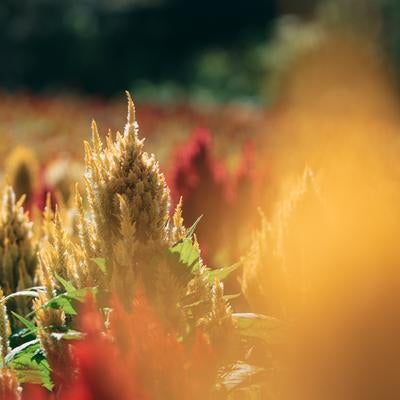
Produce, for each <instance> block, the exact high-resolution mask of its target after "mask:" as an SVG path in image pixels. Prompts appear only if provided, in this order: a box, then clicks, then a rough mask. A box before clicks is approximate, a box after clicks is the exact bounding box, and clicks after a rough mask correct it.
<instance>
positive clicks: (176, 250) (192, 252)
mask: <svg viewBox="0 0 400 400" xmlns="http://www.w3.org/2000/svg"><path fill="white" fill-rule="evenodd" d="M169 251H170V253H171V254H176V255H177V256H178V257H179V262H181V263H182V264H185V265H186V266H187V267H189V269H190V271H191V272H195V271H197V270H198V269H199V268H200V252H199V250H198V249H197V248H196V246H195V245H194V243H193V241H192V239H189V238H186V239H183V240H182V241H180V242H178V243H177V244H175V245H174V246H172V247H171V248H170V249H169Z"/></svg>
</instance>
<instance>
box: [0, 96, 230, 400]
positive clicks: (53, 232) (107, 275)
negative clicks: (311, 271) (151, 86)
mask: <svg viewBox="0 0 400 400" xmlns="http://www.w3.org/2000/svg"><path fill="white" fill-rule="evenodd" d="M128 104H129V112H128V122H127V125H126V128H125V132H124V135H120V134H117V138H116V140H115V142H113V141H112V140H111V137H110V136H109V137H108V139H107V147H106V149H102V145H101V142H100V138H99V135H98V133H97V129H96V126H95V124H93V141H92V147H91V146H89V145H86V169H87V171H86V172H87V176H86V189H87V193H86V194H87V199H85V200H83V199H82V197H81V195H80V194H79V193H78V192H77V193H76V211H77V214H78V216H79V218H78V223H77V227H76V228H77V230H78V232H79V235H78V237H75V236H74V235H70V230H71V229H70V228H71V226H67V225H66V223H65V221H66V220H68V218H66V217H65V215H66V213H65V212H63V210H61V209H60V210H56V212H55V213H53V211H52V209H51V205H50V201H49V199H48V202H47V207H46V209H45V211H44V216H43V221H42V227H43V233H44V235H43V238H42V241H41V242H40V252H39V257H38V258H39V269H38V274H37V275H38V279H39V283H40V284H41V285H42V286H43V287H44V290H42V291H40V292H38V294H37V298H36V299H35V301H34V313H35V322H36V327H37V337H38V339H39V342H40V344H41V347H42V349H43V350H44V354H45V356H46V359H47V361H48V363H49V365H50V370H51V378H52V382H53V384H54V385H55V388H54V390H53V394H52V396H53V397H54V395H55V396H56V398H57V396H58V398H59V399H61V400H67V399H68V400H70V399H72V398H79V397H76V396H78V395H82V396H84V395H83V394H82V393H84V394H85V396H86V395H87V396H86V397H82V398H84V399H86V398H87V399H94V398H96V399H98V398H101V397H99V395H98V394H97V395H95V394H90V390H89V392H88V389H87V382H86V383H85V379H86V378H87V379H89V378H90V377H92V378H93V377H94V376H96V379H95V380H91V381H90V382H91V383H92V386H93V385H95V384H97V383H98V381H99V377H101V379H105V377H107V376H114V375H115V374H114V375H111V373H110V371H108V370H107V369H106V370H102V371H97V372H95V373H94V372H93V373H92V372H90V371H87V374H86V373H85V372H84V368H83V366H85V365H86V366H87V367H88V368H89V367H90V366H96V365H99V364H100V362H95V363H94V364H92V362H90V363H89V364H85V360H84V359H82V358H81V359H80V361H79V357H78V364H79V365H76V368H75V364H74V360H75V359H77V356H76V355H74V353H73V351H72V352H71V346H70V345H69V344H68V343H66V342H65V341H63V340H59V337H60V335H62V332H65V330H66V329H67V325H68V323H69V322H68V320H69V319H68V318H66V317H65V315H64V312H63V310H62V309H61V308H52V307H47V306H46V304H48V302H49V301H50V300H52V299H53V298H54V296H55V295H56V294H58V293H60V291H61V290H62V288H61V287H60V284H61V282H62V281H61V280H60V277H61V278H65V279H67V280H68V281H69V282H70V283H72V284H74V286H75V287H77V288H85V287H88V286H98V287H99V288H101V289H105V290H106V291H107V290H108V292H109V293H110V295H111V297H113V296H116V297H117V298H118V300H117V301H119V302H121V300H122V301H123V306H121V307H120V309H121V310H125V308H126V302H131V300H132V298H133V296H135V293H136V294H137V293H138V289H137V288H138V287H143V288H144V291H145V292H146V295H147V299H148V301H149V304H151V307H152V308H153V309H154V311H155V313H156V314H157V316H158V318H159V321H160V324H161V325H160V326H162V327H163V329H164V330H165V335H166V338H165V340H166V342H165V343H169V344H168V346H170V345H171V343H172V350H171V351H170V352H169V353H168V354H172V355H173V356H171V362H172V360H174V359H175V358H174V357H175V356H176V352H180V353H182V352H183V350H182V349H180V350H177V349H178V348H180V342H181V340H182V338H183V339H185V342H189V343H193V340H194V338H195V336H196V335H195V332H196V331H198V330H201V331H202V332H203V333H204V335H205V336H204V338H206V342H207V345H210V346H211V347H212V348H213V349H214V350H215V351H220V347H219V346H220V344H221V340H220V339H221V338H223V337H224V335H225V336H229V337H235V329H234V323H233V321H232V315H231V309H230V306H229V304H228V303H227V301H226V300H225V297H224V295H223V285H222V284H221V283H220V282H218V281H215V282H214V283H212V282H210V280H209V277H208V274H207V273H206V272H207V269H206V267H205V266H204V265H203V264H202V261H201V258H199V260H198V266H197V269H196V271H191V272H189V274H188V268H187V267H186V266H183V265H182V264H179V262H178V263H177V260H176V257H174V255H172V253H171V252H170V251H169V249H170V248H171V246H174V245H176V244H177V243H182V242H183V241H184V240H190V241H191V243H192V245H193V246H194V247H196V243H195V242H194V243H193V241H192V239H190V237H188V236H187V235H188V234H187V231H186V229H185V227H184V226H183V218H182V204H181V203H180V204H179V205H178V206H177V208H176V210H175V214H174V216H173V218H172V220H169V209H168V208H169V195H168V189H167V187H166V184H165V181H164V178H163V176H162V175H161V174H160V173H159V170H158V166H157V164H156V163H155V161H154V159H153V158H152V157H149V156H148V155H147V154H146V153H144V151H143V149H142V147H143V145H142V141H140V140H138V138H137V124H136V122H135V119H134V108H133V103H132V100H131V99H130V97H128ZM124 160H125V161H124ZM127 160H128V161H127ZM132 171H134V172H136V173H137V175H135V174H133V173H132ZM126 177H130V178H129V179H127V178H126ZM121 182H122V183H123V184H121ZM135 182H136V183H137V184H138V185H139V186H138V188H136V186H135V184H136V183H135ZM115 188H117V189H118V192H115V191H114V192H113V191H112V190H113V189H115ZM155 188H156V189H155ZM117 189H115V190H117ZM152 196H153V197H152ZM139 206H140V207H139ZM110 208H111V209H110ZM112 224H116V225H117V227H116V228H115V229H113V226H112ZM147 226H148V229H147ZM106 228H107V229H106ZM137 232H139V233H137ZM198 250H199V249H198ZM171 255H172V260H171ZM99 257H104V258H105V259H106V261H107V268H106V271H105V272H104V271H102V270H100V268H98V267H97V266H96V265H95V263H94V262H93V261H92V260H93V258H99ZM178 258H179V257H178ZM143 270H147V271H152V274H150V276H151V277H152V278H154V279H152V280H151V282H150V284H151V288H150V290H149V288H148V284H149V283H148V282H147V284H146V282H145V279H144V278H145V275H146V274H145V273H144V272H143ZM177 271H178V273H176V272H177ZM141 272H142V274H141ZM141 275H142V276H141ZM188 275H189V278H188ZM140 282H142V283H140ZM121 287H123V289H126V288H127V287H128V289H129V290H130V291H129V292H126V293H125V292H123V291H120V290H119V289H120V288H121ZM108 298H110V297H108ZM185 306H187V307H185ZM115 308H116V309H117V308H118V307H117V306H116V307H115ZM128 308H129V307H128ZM133 308H135V307H133ZM171 309H172V311H171ZM125 311H126V310H125ZM130 311H132V307H130V310H129V311H126V312H128V314H126V318H130V317H129V315H130V314H129V312H130ZM4 312H6V311H5V309H4ZM146 312H147V311H146ZM142 314H143V313H142ZM149 314H150V311H149ZM176 314H179V318H175V317H176ZM120 315H122V314H121V313H120ZM135 315H139V314H138V313H135ZM171 316H172V317H171ZM141 318H144V317H143V315H142V317H141ZM182 320H185V321H184V324H182V325H181V322H182ZM145 325H146V326H148V327H151V326H156V325H155V323H152V322H151V321H150V322H149V323H148V324H147V323H145ZM132 326H136V327H137V329H139V321H136V322H135V323H134V324H133V325H132ZM181 327H182V328H183V329H181ZM3 331H4V332H2V338H3V339H2V340H3V342H7V341H8V333H7V332H6V331H5V330H3ZM110 334H111V336H112V337H113V338H116V337H117V331H113V332H110ZM137 335H139V336H140V340H143V337H146V338H148V339H149V343H148V345H147V347H148V348H149V349H151V348H153V347H154V346H156V348H157V349H158V350H157V351H155V350H154V351H152V352H151V353H150V354H152V355H153V357H158V355H159V353H162V350H161V349H164V348H165V346H166V344H165V346H164V344H162V345H161V347H160V346H159V341H158V339H157V336H154V335H153V334H152V333H151V332H142V333H139V331H137V332H136V333H135V336H137ZM100 336H101V335H100ZM174 337H175V339H174ZM178 337H179V340H178V339H177V338H178ZM133 339H134V343H132V347H134V346H136V340H137V339H138V337H134V338H133ZM174 340H175V342H174ZM171 341H172V342H171ZM190 341H192V342H190ZM117 342H118V340H117ZM117 342H114V344H115V346H117ZM228 342H229V341H227V340H225V343H228ZM85 343H86V344H85ZM94 343H95V341H94V340H89V341H84V343H83V342H82V343H81V344H82V346H83V350H82V351H83V354H84V355H85V354H86V356H90V354H92V355H96V354H99V353H100V352H99V351H98V348H103V344H104V343H103V342H101V346H99V347H96V349H94V348H92V349H89V348H90V344H94ZM97 343H99V342H97ZM174 343H175V344H174ZM222 344H224V343H222ZM235 344H236V343H235ZM104 346H105V344H104ZM115 346H113V350H112V351H116V350H115ZM121 346H123V343H122V344H121ZM157 346H158V347H157ZM85 348H86V350H87V349H89V350H88V351H89V353H87V352H86V350H85ZM146 351H147V350H146ZM197 353H199V354H203V353H204V352H203V351H202V350H198V351H197ZM121 354H123V350H121ZM135 354H136V356H135V359H136V361H137V362H136V363H133V362H132V363H131V368H132V370H134V371H136V370H140V371H147V372H146V374H147V378H146V379H148V380H149V381H150V380H151V381H152V382H155V381H157V380H158V379H160V381H165V382H164V383H163V384H162V385H161V383H160V386H159V387H158V389H157V390H159V393H163V392H165V390H167V389H164V388H169V389H168V390H172V391H173V390H176V391H178V392H179V393H182V396H183V397H182V396H181V397H182V398H187V393H186V392H185V390H183V389H182V387H179V385H177V384H174V383H173V382H172V381H171V379H173V378H174V377H173V376H169V377H168V374H167V372H168V368H167V366H166V367H165V368H163V371H160V369H159V368H157V361H153V362H152V363H150V364H149V365H152V367H151V368H150V367H149V368H147V369H146V366H148V364H146V362H147V361H146V360H147V356H146V355H140V352H139V353H137V352H136V353H135ZM227 354H228V355H232V353H230V352H227ZM86 356H85V357H86ZM110 357H111V359H112V356H111V355H110ZM190 357H191V359H192V358H195V355H194V354H192V355H191V356H190ZM232 357H235V355H232ZM217 358H218V360H219V363H220V365H222V363H225V362H226V359H222V358H220V357H217ZM114 359H115V357H114ZM115 360H116V359H115ZM181 361H182V363H178V364H179V365H178V366H177V368H178V367H179V368H180V367H182V366H186V367H187V366H188V365H190V364H191V362H189V361H188V360H185V358H182V359H181ZM115 364H117V361H116V362H115ZM135 364H138V365H139V366H138V367H136V368H135ZM192 364H193V365H197V364H199V366H200V365H202V366H203V367H204V366H205V365H206V364H209V363H208V362H204V363H198V362H193V363H192ZM186 367H185V368H186ZM113 368H114V365H113ZM196 368H197V367H196ZM204 368H205V369H207V368H206V367H204ZM76 369H80V375H79V377H78V378H76V377H74V376H73V375H74V374H73V372H74V371H75V370H76ZM134 371H128V373H133V372H134ZM3 372H4V373H3ZM3 372H1V373H0V383H2V382H4V383H6V382H9V380H10V379H9V377H12V376H15V374H13V371H12V370H9V369H7V370H4V371H3ZM160 373H161V375H160ZM93 374H94V375H93ZM121 374H122V373H121ZM121 376H122V375H121ZM202 376H207V375H202ZM190 377H191V379H192V373H190ZM214 378H215V376H214ZM175 379H176V377H175ZM210 379H211V378H210ZM79 380H81V383H80V384H79ZM71 382H72V383H73V384H72V386H71ZM94 382H95V383H94ZM208 384H209V383H207V385H208ZM121 385H122V383H121ZM11 386H12V385H11ZM11 386H10V385H8V386H7V387H11ZM14 386H15V385H14ZM89 386H90V385H89ZM15 387H16V388H17V389H18V387H17V386H15ZM67 387H71V391H69V390H67V391H65V395H64V394H62V393H63V392H62V388H67ZM188 388H189V389H190V388H191V390H194V389H193V388H194V386H191V385H190V384H188ZM189 389H188V390H189ZM0 390H2V389H1V388H0ZM35 390H36V389H35ZM74 390H78V392H74ZM79 390H81V392H80V391H79ZM92 390H94V391H95V387H92ZM155 390H156V388H155ZM27 393H28V394H27ZM71 393H74V394H73V395H72V394H71ZM93 393H96V392H93ZM127 393H128V392H127ZM135 393H136V392H135ZM23 396H24V398H26V396H28V398H29V399H34V397H33V395H31V394H30V392H29V391H25V393H24V394H23ZM29 396H30V397H29ZM68 396H70V397H68ZM71 396H72V397H71ZM73 396H75V397H73ZM96 396H97V397H96ZM121 396H122V395H121ZM177 396H178V395H177ZM185 396H186V397H185ZM50 397H51V396H50ZM192 397H193V396H192ZM19 398H20V394H19V389H18V390H17V391H14V397H10V399H12V400H14V399H19ZM42 398H44V399H45V398H48V396H46V397H42ZM121 398H122V399H123V398H124V397H121ZM128 398H140V397H137V396H136V397H135V396H133V395H132V396H130V397H128ZM147 398H149V397H147ZM150 398H151V397H150ZM176 398H180V397H179V396H178V397H176Z"/></svg>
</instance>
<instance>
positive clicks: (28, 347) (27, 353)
mask: <svg viewBox="0 0 400 400" xmlns="http://www.w3.org/2000/svg"><path fill="white" fill-rule="evenodd" d="M38 348H40V342H39V339H34V340H30V341H29V342H26V343H24V344H21V346H18V347H16V348H15V349H12V350H11V351H10V352H9V353H8V354H7V355H6V357H5V362H6V364H9V363H10V362H12V361H13V360H14V359H16V358H17V357H19V358H21V359H22V358H23V357H29V359H30V358H31V356H32V354H33V353H34V352H35V351H36V350H37V349H38Z"/></svg>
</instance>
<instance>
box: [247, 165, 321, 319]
mask: <svg viewBox="0 0 400 400" xmlns="http://www.w3.org/2000/svg"><path fill="white" fill-rule="evenodd" d="M285 189H286V191H285V190H284V191H283V193H284V197H283V198H282V199H281V200H280V201H278V203H277V206H276V208H275V209H274V211H273V213H272V215H271V217H270V220H269V221H267V218H266V217H265V215H264V214H262V213H261V227H260V228H259V230H258V231H256V232H255V234H254V235H253V239H252V242H251V247H250V251H249V253H248V254H247V255H246V256H245V257H243V258H242V263H243V273H242V279H241V285H242V290H243V293H244V294H245V296H246V299H247V301H248V303H249V304H250V306H251V307H252V309H253V310H255V311H256V312H260V313H263V314H265V315H272V316H275V317H279V318H286V319H289V318H290V316H291V314H292V310H293V307H295V303H296V302H298V298H299V297H300V296H299V293H301V292H302V291H303V290H304V288H303V285H304V282H303V279H302V270H301V268H302V266H301V265H300V264H301V263H300V260H302V258H303V257H304V254H302V249H301V248H299V247H298V246H297V244H296V241H294V240H293V237H302V233H301V231H300V232H299V231H298V230H299V229H301V228H302V229H304V224H303V222H302V218H304V215H307V212H309V209H310V208H312V209H313V212H314V213H316V212H319V209H320V207H321V206H322V202H321V199H320V194H319V191H318V186H317V183H316V180H315V177H314V174H313V172H312V171H311V170H310V169H309V168H306V169H305V170H304V172H303V174H302V176H301V177H299V178H297V179H295V180H293V181H290V182H288V183H287V185H286V186H285ZM321 220H322V218H321ZM296 235H297V236H296Z"/></svg>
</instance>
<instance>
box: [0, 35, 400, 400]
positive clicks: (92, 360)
mask: <svg viewBox="0 0 400 400" xmlns="http://www.w3.org/2000/svg"><path fill="white" fill-rule="evenodd" d="M355 72H357V74H355ZM281 92H282V93H281V96H280V99H279V101H277V103H276V104H274V105H273V106H270V107H269V108H268V109H267V108H262V107H255V106H247V105H219V106H218V105H214V106H208V107H204V106H203V107H200V106H198V105H193V104H189V103H188V104H183V105H173V106H171V105H170V106H165V105H164V106H162V105H154V104H138V106H137V107H136V106H135V104H134V102H133V100H132V97H131V95H130V94H129V93H128V92H127V93H126V95H127V100H126V102H122V101H111V100H107V101H106V100H99V99H94V98H86V99H83V98H77V97H72V96H71V97H62V96H60V97H56V98H53V99H51V98H45V97H36V96H29V95H10V94H2V95H1V96H0V132H1V136H0V137H1V143H0V152H1V155H2V158H1V160H2V162H1V167H2V171H3V172H2V191H1V207H0V287H1V290H0V351H1V356H0V364H1V369H0V400H3V399H4V400H113V399H116V400H135V399H137V400H161V399H167V400H180V399H182V400H183V399H189V398H190V399H193V400H196V399H199V400H200V399H202V400H203V399H205V400H208V399H210V400H213V399H215V400H237V399H240V400H242V399H243V400H275V399H279V400H292V399H293V400H295V399H296V400H302V399H304V400H305V399H307V400H347V399H349V400H350V399H352V400H354V399H363V400H365V399H367V400H368V399H393V398H398V395H400V385H399V379H398V378H399V375H398V371H399V370H400V361H399V360H400V350H399V349H400V346H399V345H398V338H399V334H400V321H399V304H400V302H399V300H400V299H399V293H400V292H399V287H400V274H399V262H400V250H399V249H400V247H399V246H398V238H399V233H400V212H399V211H400V208H399V204H400V202H399V201H400V168H399V165H400V164H399V157H398V154H399V151H400V141H399V136H398V135H399V131H400V121H399V118H398V103H397V98H396V95H395V92H394V90H393V87H392V85H391V84H390V79H389V78H388V77H387V74H386V71H385V70H384V69H383V68H382V66H381V64H380V63H379V62H377V60H376V58H374V57H371V53H370V51H369V49H366V48H364V47H363V46H362V45H361V44H360V43H359V42H358V41H356V40H355V41H354V42H353V41H351V40H343V37H342V36H340V35H339V36H334V37H332V38H330V39H329V40H327V41H326V42H325V44H324V45H323V46H320V47H317V48H316V49H314V50H313V51H311V52H310V53H308V55H307V56H304V57H302V58H299V60H298V61H297V63H296V68H295V69H294V70H293V71H292V72H291V73H290V74H289V75H288V76H287V78H286V80H285V85H283V86H282V89H281ZM126 103H127V104H126ZM124 115H126V117H124ZM92 118H93V120H92ZM145 138H146V140H145ZM153 153H154V154H153Z"/></svg>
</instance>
